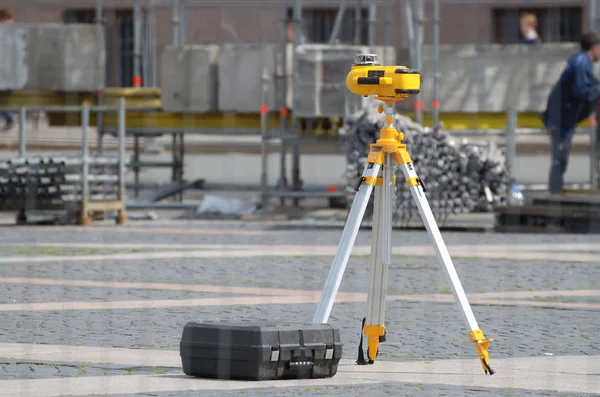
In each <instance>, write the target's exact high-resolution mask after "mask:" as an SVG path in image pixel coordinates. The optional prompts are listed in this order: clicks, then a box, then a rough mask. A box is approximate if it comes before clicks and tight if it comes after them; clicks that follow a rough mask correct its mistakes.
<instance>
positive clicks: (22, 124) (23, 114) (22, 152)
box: [19, 107, 27, 158]
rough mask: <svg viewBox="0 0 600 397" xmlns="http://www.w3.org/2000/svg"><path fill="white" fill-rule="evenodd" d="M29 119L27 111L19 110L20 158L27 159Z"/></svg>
mask: <svg viewBox="0 0 600 397" xmlns="http://www.w3.org/2000/svg"><path fill="white" fill-rule="evenodd" d="M26 118H27V109H25V108H24V107H22V108H21V109H19V157H21V158H23V157H25V139H26V137H25V134H26V131H25V120H26Z"/></svg>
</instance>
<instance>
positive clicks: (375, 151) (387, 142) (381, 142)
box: [367, 126, 412, 165]
mask: <svg viewBox="0 0 600 397" xmlns="http://www.w3.org/2000/svg"><path fill="white" fill-rule="evenodd" d="M403 139H404V134H403V133H402V132H398V130H397V129H396V128H394V127H393V126H391V127H383V128H382V129H381V132H380V134H379V139H378V140H377V142H375V143H372V144H371V146H370V150H369V154H368V156H367V163H376V164H379V165H383V161H384V160H385V154H386V153H392V154H393V155H394V163H395V164H397V165H402V164H408V163H412V160H411V158H410V155H409V154H408V151H407V150H406V145H405V144H403V143H402V140H403Z"/></svg>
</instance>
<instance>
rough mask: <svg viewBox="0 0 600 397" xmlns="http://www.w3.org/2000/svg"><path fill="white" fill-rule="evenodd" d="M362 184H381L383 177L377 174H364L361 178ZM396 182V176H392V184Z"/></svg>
mask: <svg viewBox="0 0 600 397" xmlns="http://www.w3.org/2000/svg"><path fill="white" fill-rule="evenodd" d="M362 183H363V185H373V186H383V177H381V176H378V177H377V178H375V177H374V176H365V177H364V178H363V182H362ZM395 184H396V176H393V177H392V185H395Z"/></svg>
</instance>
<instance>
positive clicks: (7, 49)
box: [0, 24, 28, 91]
mask: <svg viewBox="0 0 600 397" xmlns="http://www.w3.org/2000/svg"><path fill="white" fill-rule="evenodd" d="M26 47H27V44H26V41H25V29H23V28H22V27H18V26H15V25H8V24H0V91H5V90H18V89H21V88H23V87H24V86H25V83H26V82H27V73H28V69H27V62H26V56H27V51H26Z"/></svg>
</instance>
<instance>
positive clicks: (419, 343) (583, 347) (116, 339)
mask: <svg viewBox="0 0 600 397" xmlns="http://www.w3.org/2000/svg"><path fill="white" fill-rule="evenodd" d="M314 309H315V305H314V304H308V305H307V304H295V305H259V306H229V307H219V306H212V307H201V308H186V307H181V308H167V309H160V310H159V309H137V310H119V309H116V310H89V311H86V312H85V313H84V314H82V313H81V312H78V311H63V312H24V311H21V312H18V311H14V312H5V313H2V319H3V320H2V322H0V342H4V343H16V342H20V343H30V344H35V343H41V344H65V345H72V346H76V345H81V346H94V347H117V346H121V347H130V348H137V349H159V348H160V349H166V350H169V349H170V350H177V349H178V346H179V342H180V339H181V332H182V330H183V327H184V325H185V324H186V323H187V322H189V321H200V322H204V321H208V322H211V321H240V320H243V321H259V322H273V321H275V322H281V323H286V322H291V323H297V322H306V323H308V322H310V320H311V319H312V315H313V312H314ZM365 309H366V302H361V303H343V304H337V305H335V306H334V308H333V311H332V315H331V318H330V323H331V324H332V325H333V326H335V327H337V328H339V329H340V334H341V338H342V342H343V343H344V344H345V350H344V351H345V357H347V358H354V357H355V354H356V348H357V346H358V341H359V336H360V324H361V323H360V322H361V319H362V318H363V316H364V313H365ZM473 311H474V313H475V316H476V318H477V321H478V323H479V325H480V327H481V328H482V329H483V331H484V332H485V335H486V336H487V337H491V338H494V339H495V342H494V343H492V345H491V347H490V350H491V354H492V358H494V359H495V358H507V357H539V356H544V355H545V354H552V355H556V356H567V355H595V354H600V334H599V333H598V332H597V330H598V329H599V328H600V316H598V315H596V314H597V312H590V311H586V310H559V309H543V308H527V307H502V306H500V307H496V306H490V305H487V306H474V307H473ZM386 314H387V317H386V329H387V332H388V334H387V342H386V343H385V344H383V345H382V348H381V351H380V356H381V358H382V359H384V360H396V361H398V360H400V361H407V360H408V361H415V360H417V361H418V360H424V359H430V360H433V359H451V358H469V357H473V355H474V353H475V350H474V348H473V346H471V343H470V342H469V340H468V338H467V335H466V330H465V329H464V324H463V322H462V318H461V316H460V313H459V312H458V310H457V309H456V308H455V306H454V305H453V304H433V303H407V302H389V303H388V304H387V310H386ZM40 324H43V327H41V326H40ZM564 335H568V337H564Z"/></svg>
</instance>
